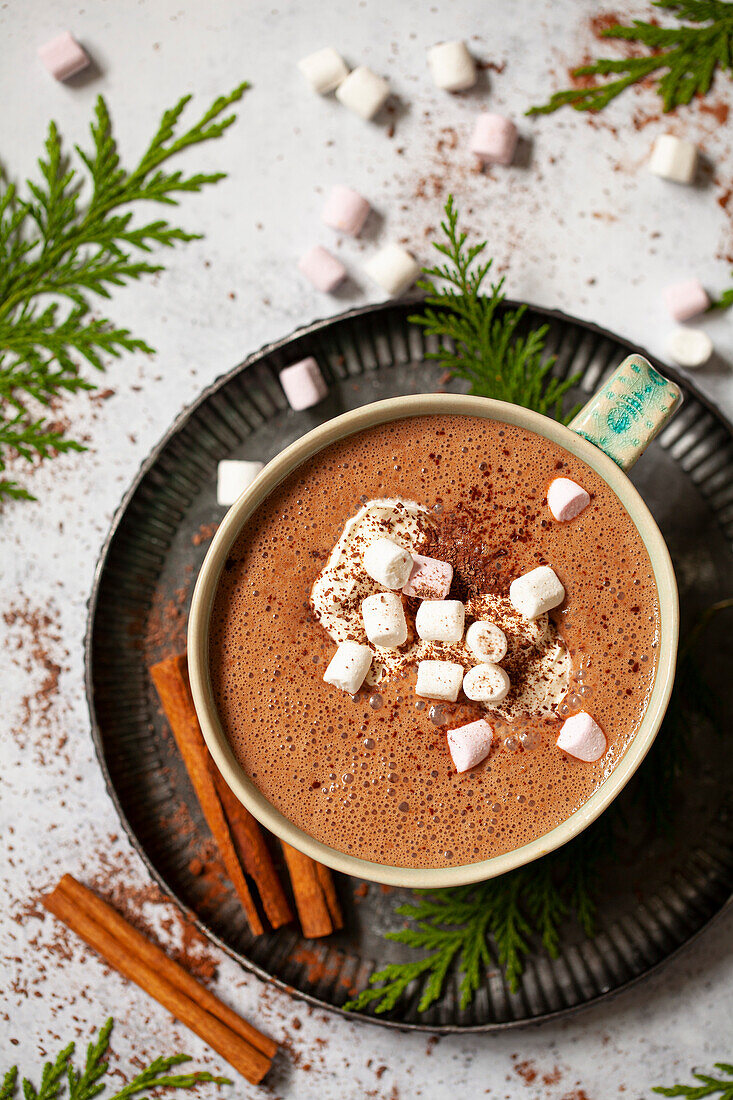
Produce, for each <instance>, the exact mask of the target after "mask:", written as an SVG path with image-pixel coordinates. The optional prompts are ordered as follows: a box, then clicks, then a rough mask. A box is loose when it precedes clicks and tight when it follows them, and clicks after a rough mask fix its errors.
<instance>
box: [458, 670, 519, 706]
mask: <svg viewBox="0 0 733 1100" xmlns="http://www.w3.org/2000/svg"><path fill="white" fill-rule="evenodd" d="M511 686H512V685H511V681H510V680H509V677H508V676H507V674H506V672H505V671H504V669H503V668H500V667H499V665H495V664H491V663H488V662H487V663H486V664H483V665H474V666H473V668H469V670H468V672H467V673H466V675H465V676H464V677H463V694H464V695H465V696H466V698H467V699H470V700H471V701H472V702H473V703H501V702H502V700H503V699H506V697H507V695H508V694H509V689H510V687H511Z"/></svg>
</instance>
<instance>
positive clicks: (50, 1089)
mask: <svg viewBox="0 0 733 1100" xmlns="http://www.w3.org/2000/svg"><path fill="white" fill-rule="evenodd" d="M113 1026H114V1020H113V1019H112V1017H110V1018H109V1019H108V1020H107V1022H106V1023H105V1024H103V1025H102V1027H101V1028H100V1030H99V1035H98V1036H97V1039H96V1041H95V1042H91V1043H89V1045H88V1046H87V1056H86V1062H85V1064H84V1069H83V1070H76V1069H74V1066H73V1065H72V1062H71V1059H72V1056H73V1054H74V1043H69V1045H68V1046H66V1047H64V1049H63V1050H62V1051H60V1053H59V1054H58V1056H57V1057H56V1060H55V1061H53V1062H46V1064H45V1065H44V1067H43V1071H42V1073H41V1085H40V1088H38V1089H36V1087H35V1086H34V1085H33V1084H32V1083H31V1081H29V1080H28V1078H27V1077H24V1078H23V1089H22V1091H23V1097H24V1100H57V1097H60V1096H62V1095H63V1093H64V1090H65V1092H66V1100H93V1097H95V1096H98V1095H99V1094H100V1093H102V1092H103V1091H104V1089H105V1085H104V1084H103V1082H102V1079H103V1077H104V1076H105V1074H106V1073H107V1070H108V1068H109V1063H108V1062H107V1059H106V1057H105V1055H106V1054H107V1050H108V1048H109V1038H110V1033H111V1031H112V1028H113ZM189 1061H190V1058H189V1056H188V1055H187V1054H173V1055H171V1056H170V1057H168V1058H163V1057H159V1058H155V1059H154V1061H152V1062H151V1063H150V1065H149V1066H146V1067H145V1069H143V1070H142V1071H141V1072H140V1073H138V1074H137V1076H136V1077H134V1078H133V1079H132V1080H131V1081H128V1083H127V1084H126V1085H124V1086H123V1087H122V1088H121V1089H120V1090H119V1092H116V1093H115V1094H114V1096H111V1097H109V1098H108V1100H129V1097H131V1096H140V1095H141V1094H142V1093H147V1095H148V1096H150V1095H151V1091H152V1090H153V1089H161V1088H170V1089H192V1088H194V1087H195V1086H196V1085H201V1084H204V1083H207V1082H211V1083H212V1084H215V1085H231V1084H232V1082H231V1080H230V1079H229V1078H228V1077H214V1076H213V1075H212V1074H211V1073H208V1072H207V1071H204V1070H197V1071H196V1072H194V1073H180V1074H176V1073H171V1070H172V1069H173V1068H174V1067H175V1066H179V1065H181V1064H182V1063H183V1062H189ZM17 1087H18V1068H17V1066H13V1068H12V1069H10V1070H8V1071H7V1073H6V1074H5V1077H4V1079H3V1083H2V1085H0V1100H15V1097H16V1094H17Z"/></svg>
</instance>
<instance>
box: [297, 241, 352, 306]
mask: <svg viewBox="0 0 733 1100" xmlns="http://www.w3.org/2000/svg"><path fill="white" fill-rule="evenodd" d="M298 267H299V268H300V270H301V271H302V272H303V274H304V275H305V277H306V279H310V281H311V282H312V283H313V286H314V287H316V289H317V290H322V291H323V292H324V293H325V294H330V293H331V291H332V290H335V289H336V287H337V286H340V285H341V283H342V282H343V281H344V279H345V278H346V268H345V267H344V265H343V264H342V263H341V260H337V259H336V257H335V256H332V255H331V253H330V252H327V251H326V249H325V248H321V246H320V245H319V244H318V245H316V247H315V248H311V250H310V252H306V254H305V256H303V258H302V260H301V261H300V263H299V264H298Z"/></svg>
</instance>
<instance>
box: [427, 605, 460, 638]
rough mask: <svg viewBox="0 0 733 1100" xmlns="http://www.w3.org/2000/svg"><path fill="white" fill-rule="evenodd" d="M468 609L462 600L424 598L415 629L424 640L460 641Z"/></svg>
mask: <svg viewBox="0 0 733 1100" xmlns="http://www.w3.org/2000/svg"><path fill="white" fill-rule="evenodd" d="M465 618H466V609H465V607H464V606H463V604H462V603H461V601H460V600H423V602H422V603H421V604H420V606H419V607H418V609H417V615H416V616H415V629H416V630H417V632H418V634H419V635H420V637H421V638H422V639H423V641H424V642H460V640H461V638H462V637H463V624H464V621H465Z"/></svg>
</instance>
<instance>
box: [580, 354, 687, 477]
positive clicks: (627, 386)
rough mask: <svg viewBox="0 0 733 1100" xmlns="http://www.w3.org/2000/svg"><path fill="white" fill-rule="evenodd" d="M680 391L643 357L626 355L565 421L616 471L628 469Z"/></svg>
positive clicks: (676, 403) (672, 408)
mask: <svg viewBox="0 0 733 1100" xmlns="http://www.w3.org/2000/svg"><path fill="white" fill-rule="evenodd" d="M681 400H682V391H681V390H680V388H679V386H676V385H675V383H674V382H670V380H669V379H668V378H664V377H663V376H662V375H661V374H660V373H659V371H658V370H655V369H654V367H653V366H652V365H651V363H650V362H649V360H648V359H645V358H644V356H643V355H629V356H627V358H626V359H624V361H623V363H622V364H621V366H620V367H617V368H616V370H615V371H614V372H613V374H612V375H611V376H610V378H608V379H607V380H606V382H604V384H603V385H602V386H601V388H600V389H599V390H598V392H597V393H595V394H594V395H593V397H591V399H590V401H589V402H588V404H587V405H584V406H583V408H582V409H581V410H580V412H579V413H578V414H577V415H576V416H575V417H574V418H573V419H572V420H571V421H570V424H569V425H568V426H569V427H570V428H571V429H572V431H574V432H577V434H578V435H582V436H583V438H584V439H587V440H589V441H590V442H591V443H595V445H596V447H600V449H601V450H602V451H605V452H606V454H607V455H608V457H609V458H612V459H613V461H614V462H615V463H617V465H619V466H620V467H621V469H622V470H628V469H630V468H631V467H632V466H633V465H634V463H635V462H636V460H637V458H639V457H640V455H642V454H643V453H644V451H645V450H646V448H647V446H648V445H649V444H650V443H651V441H652V440H653V439H654V437H655V436H656V435H657V434H658V433H659V432H660V431H661V430H662V428H663V427H664V425H665V424H666V423H667V421H668V420H669V418H670V417H671V416H673V415H674V413H675V412H676V410H677V408H678V407H679V404H680V401H681Z"/></svg>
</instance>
